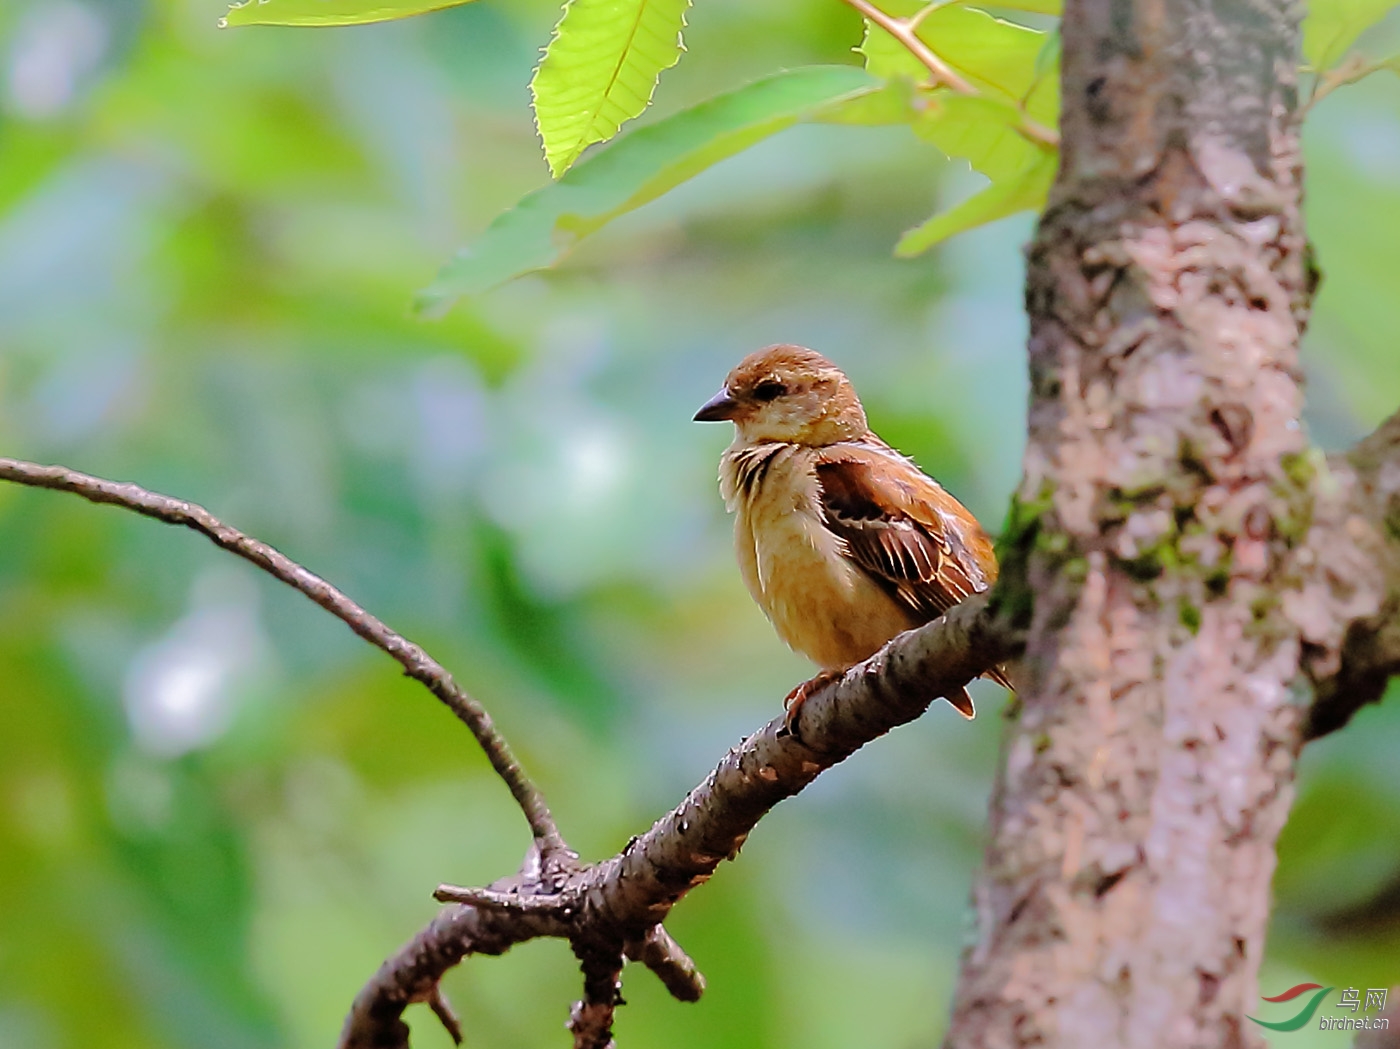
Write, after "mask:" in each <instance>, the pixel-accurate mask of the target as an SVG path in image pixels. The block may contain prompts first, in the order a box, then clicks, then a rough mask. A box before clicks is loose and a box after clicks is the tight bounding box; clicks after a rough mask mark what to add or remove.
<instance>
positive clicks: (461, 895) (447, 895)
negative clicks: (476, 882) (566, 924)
mask: <svg viewBox="0 0 1400 1049" xmlns="http://www.w3.org/2000/svg"><path fill="white" fill-rule="evenodd" d="M433 899H435V900H437V901H438V902H439V903H465V904H466V905H468V906H469V907H481V908H484V909H485V910H490V911H506V912H508V913H511V914H550V915H559V916H560V917H564V918H567V917H568V909H569V905H568V902H567V900H566V899H564V898H562V897H559V896H542V895H538V894H535V893H519V892H498V891H496V890H495V889H475V888H467V887H466V886H462V885H439V886H438V887H437V888H436V889H435V890H433Z"/></svg>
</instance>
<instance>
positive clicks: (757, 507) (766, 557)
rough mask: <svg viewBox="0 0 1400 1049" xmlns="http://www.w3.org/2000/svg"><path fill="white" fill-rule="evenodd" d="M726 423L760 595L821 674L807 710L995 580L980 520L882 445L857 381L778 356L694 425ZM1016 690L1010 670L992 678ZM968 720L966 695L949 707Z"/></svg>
mask: <svg viewBox="0 0 1400 1049" xmlns="http://www.w3.org/2000/svg"><path fill="white" fill-rule="evenodd" d="M725 420H727V421H729V422H732V423H733V424H734V431H735V432H734V442H733V443H732V444H731V445H730V446H729V447H728V448H727V449H726V450H725V452H724V455H723V457H722V458H721V459H720V467H719V485H720V493H721V494H722V495H723V496H724V502H725V505H726V506H727V507H728V509H729V511H730V513H732V514H734V550H735V553H736V554H737V556H738V560H739V571H740V573H741V574H742V575H743V577H744V583H745V584H746V585H747V586H748V590H749V593H750V594H752V595H753V599H754V601H756V602H757V603H758V606H759V607H760V608H761V609H763V612H764V614H765V615H766V616H767V617H768V619H769V621H770V622H771V623H772V624H773V627H774V629H775V630H776V631H777V632H778V636H779V637H780V638H782V640H783V641H784V642H786V643H787V645H788V647H789V648H792V649H794V650H795V651H797V652H800V653H802V654H803V655H804V656H806V657H807V658H808V659H810V660H811V661H812V662H814V663H816V664H817V666H818V667H820V668H821V669H820V672H819V673H818V674H817V675H816V676H815V677H813V678H812V679H811V680H810V681H806V682H803V683H802V684H801V685H798V686H797V688H795V689H793V690H792V692H791V693H789V695H788V697H787V700H786V703H785V707H786V710H787V717H786V721H785V724H786V726H787V729H788V731H790V732H791V731H792V730H793V727H794V724H795V718H796V715H797V712H798V709H799V707H800V706H801V704H802V702H803V701H804V700H805V699H806V698H807V697H808V696H809V695H811V694H813V693H814V692H816V691H817V690H818V689H820V688H821V687H822V686H824V685H826V684H827V683H828V682H830V681H832V680H834V679H836V678H838V677H840V676H841V674H842V673H844V672H845V670H846V669H847V668H849V667H851V666H853V665H855V664H856V663H859V662H861V661H862V660H863V659H866V658H867V657H869V656H871V655H873V654H874V653H875V652H876V651H877V650H878V649H880V648H881V646H883V645H884V644H885V642H886V641H888V640H889V639H890V638H892V637H894V636H895V635H896V634H899V633H901V632H903V631H905V630H909V629H911V628H913V627H916V626H919V625H921V624H923V623H927V622H929V621H930V620H933V619H937V618H938V617H939V616H941V615H942V614H943V613H944V612H946V611H948V609H950V608H952V607H953V606H954V605H956V604H957V603H958V602H960V601H962V600H964V599H965V598H968V597H971V596H972V595H973V594H976V593H980V592H981V591H983V590H986V589H987V588H988V587H989V586H991V584H992V583H993V581H995V579H996V576H997V562H996V555H995V553H994V552H993V550H992V542H991V540H990V539H989V538H988V537H987V533H986V532H985V531H983V529H982V526H981V525H980V524H978V523H977V519H976V518H975V517H973V516H972V514H971V513H970V512H969V511H968V510H967V509H966V508H965V507H964V506H963V505H962V503H960V502H958V501H957V499H955V498H953V496H951V495H949V494H948V492H947V491H945V490H944V488H943V486H942V485H940V484H939V483H938V482H937V481H935V480H934V479H933V478H932V477H929V476H928V475H927V474H925V473H924V472H923V471H921V470H920V469H919V468H918V467H917V466H916V465H915V464H914V462H913V461H912V460H911V459H909V458H908V457H907V456H904V455H901V454H900V453H899V452H897V451H895V450H894V449H893V448H891V447H890V446H889V445H888V444H886V443H885V442H884V441H882V440H880V438H879V437H877V436H876V435H875V434H874V433H873V432H872V431H871V429H870V426H869V424H868V423H867V422H866V417H865V409H864V408H863V407H862V406H861V403H860V398H859V397H858V396H856V391H855V387H853V386H852V385H851V381H850V380H849V379H848V378H846V375H845V374H844V373H843V372H842V371H841V369H839V368H837V367H836V365H834V364H832V363H831V361H829V360H827V359H826V358H825V357H823V356H822V355H821V354H819V353H817V352H815V351H813V350H809V349H805V348H804V347H801V346H790V345H776V346H768V347H766V348H764V349H761V350H758V351H757V352H755V353H752V354H750V355H749V356H747V357H745V358H744V359H743V360H742V361H740V362H739V365H738V366H737V367H736V368H735V369H734V370H733V371H731V372H730V373H729V376H728V377H727V378H726V379H725V381H724V385H723V386H722V387H721V388H720V391H719V393H717V394H715V395H714V396H713V397H711V398H710V399H709V400H708V401H706V402H705V404H704V406H703V407H701V409H700V410H699V411H698V412H696V413H695V421H696V422H720V421H725ZM985 676H987V677H990V678H992V679H993V680H994V681H997V682H998V683H999V684H1002V685H1004V686H1005V687H1007V688H1011V687H1012V686H1011V683H1010V681H1009V680H1008V679H1007V677H1006V675H1005V672H1004V671H1002V670H1001V669H1000V668H994V669H992V670H990V671H988V672H987V674H986V675H985ZM947 699H948V701H949V702H950V703H952V705H953V706H954V707H955V708H956V709H957V710H958V712H959V713H960V714H962V715H963V716H964V717H966V718H972V717H973V716H974V715H975V713H976V711H975V709H974V707H973V705H972V697H971V696H969V695H968V694H967V690H966V689H961V690H959V692H958V693H957V694H956V695H952V696H948V697H947Z"/></svg>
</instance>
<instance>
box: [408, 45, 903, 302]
mask: <svg viewBox="0 0 1400 1049" xmlns="http://www.w3.org/2000/svg"><path fill="white" fill-rule="evenodd" d="M888 90H890V89H888V88H883V87H882V86H881V85H880V84H878V83H877V82H875V81H873V80H872V79H871V78H870V77H869V76H868V75H867V74H865V73H863V72H862V71H861V70H859V69H856V68H854V67H852V66H809V67H806V68H803V69H794V70H791V71H788V72H784V73H778V74H776V75H774V76H771V77H767V78H765V79H763V80H759V81H756V82H755V83H752V84H749V85H747V86H745V87H741V88H739V89H738V90H736V91H731V92H729V93H727V94H724V95H720V96H718V97H716V98H712V99H710V100H708V101H706V102H702V103H700V104H699V105H697V106H694V107H692V108H691V109H687V110H684V111H682V112H680V113H677V114H675V115H674V116H671V117H668V118H667V119H665V120H661V121H658V122H657V123H655V124H652V125H650V126H648V127H644V128H639V129H637V130H635V131H632V132H630V133H628V134H627V135H625V136H623V137H622V138H620V139H618V140H617V142H615V143H613V144H612V145H610V146H609V147H608V148H606V149H603V150H600V151H599V152H598V153H597V155H595V156H592V157H589V158H588V159H587V160H585V161H584V162H583V163H581V164H579V165H578V166H577V167H575V168H574V169H573V170H571V171H570V172H568V174H566V175H565V176H564V177H563V178H561V179H560V180H559V181H558V182H555V183H552V184H550V185H548V186H545V187H544V188H543V189H539V190H536V191H535V192H534V193H531V194H530V195H529V196H527V197H525V198H524V199H522V200H521V201H520V203H519V204H517V205H516V206H515V207H514V208H512V209H511V210H510V211H507V212H505V213H504V214H503V215H501V216H500V217H498V218H497V219H496V221H495V222H493V223H491V226H490V227H489V228H488V229H487V230H486V232H485V233H484V234H482V237H481V239H480V240H479V241H478V242H477V243H476V244H475V245H473V246H472V247H470V248H467V249H465V250H464V251H462V252H461V253H460V254H459V255H458V256H457V257H456V258H455V259H453V260H452V261H451V262H449V263H448V264H447V265H446V266H445V267H443V269H442V272H441V273H439V274H438V277H437V280H436V281H434V282H433V284H432V285H431V286H430V287H429V288H427V289H426V290H425V291H423V292H422V293H421V294H420V295H419V298H418V307H419V309H422V310H430V311H438V310H441V309H445V308H446V307H447V306H449V305H451V303H452V301H453V300H454V299H456V298H458V297H459V296H462V295H471V294H476V293H479V292H482V291H485V290H487V289H488V288H492V287H495V286H496V285H498V284H501V283H503V282H505V281H507V280H510V279H511V278H512V277H517V276H519V275H521V274H523V273H530V272H532V271H534V270H541V269H545V268H547V267H549V266H553V265H554V264H555V263H556V262H558V261H559V260H560V259H561V258H562V257H563V256H564V255H565V254H566V253H567V252H568V251H569V249H570V248H572V247H573V245H574V244H576V243H577V242H578V241H579V240H581V239H583V238H584V237H586V236H588V235H589V234H590V233H592V232H594V231H595V230H597V229H599V228H601V227H602V226H604V225H606V224H607V223H609V222H611V221H612V220H613V219H615V218H617V217H618V216H619V215H623V214H625V213H627V212H629V211H632V210H634V209H635V208H639V207H641V206H642V205H643V204H645V203H647V202H648V201H650V200H654V199H656V198H657V197H659V196H661V194H663V193H665V192H666V191H667V190H669V189H672V188H673V187H675V186H677V185H679V184H680V183H682V182H684V181H686V180H687V179H689V178H692V177H694V176H695V175H698V174H699V173H700V172H702V171H704V170H705V169H706V168H709V167H712V166H713V165H715V164H717V163H719V162H720V161H721V160H724V159H725V158H726V157H730V156H733V155H734V154H735V153H738V152H740V151H741V150H743V149H746V148H748V147H749V146H751V145H753V144H754V143H756V142H759V141H761V140H762V139H765V138H768V137H769V136H770V135H774V134H776V133H777V132H779V131H782V130H783V129H785V128H788V127H791V126H792V125H794V124H796V123H798V122H800V121H835V122H848V121H850V120H851V119H853V118H861V122H867V121H866V120H865V119H864V118H866V117H869V116H870V115H871V113H869V112H867V113H865V114H864V115H863V117H862V113H861V111H860V109H859V108H858V107H859V106H860V104H862V103H863V102H865V101H867V100H873V99H875V98H876V97H877V96H879V95H881V94H882V93H884V92H885V91H888ZM875 112H876V113H877V115H878V113H879V112H884V113H885V115H887V116H888V115H890V113H891V112H892V110H876V111H875ZM894 119H901V118H900V117H898V116H895V117H894Z"/></svg>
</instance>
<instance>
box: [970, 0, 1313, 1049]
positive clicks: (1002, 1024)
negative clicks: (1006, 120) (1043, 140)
mask: <svg viewBox="0 0 1400 1049" xmlns="http://www.w3.org/2000/svg"><path fill="white" fill-rule="evenodd" d="M1299 14H1300V11H1299V9H1298V8H1297V7H1295V6H1294V5H1292V4H1288V3H1285V2H1283V0H1251V2H1249V3H1245V2H1243V0H1068V2H1067V3H1066V9H1065V16H1064V24H1063V29H1062V32H1063V42H1064V71H1063V94H1064V115H1063V122H1062V130H1063V155H1062V161H1061V169H1060V173H1059V177H1058V180H1057V182H1056V185H1055V188H1054V190H1053V191H1052V194H1051V200H1050V205H1049V207H1048V209H1047V211H1046V213H1045V215H1044V217H1043V219H1042V220H1041V224H1040V227H1039V230H1038V232H1037V235H1036V238H1035V242H1034V244H1033V245H1032V247H1031V249H1030V265H1029V274H1028V278H1027V282H1028V283H1027V306H1028V309H1029V312H1030V323H1031V338H1030V372H1031V404H1030V415H1029V429H1030V434H1029V444H1028V446H1027V450H1026V458H1025V472H1024V478H1023V480H1022V484H1021V488H1020V492H1019V496H1018V500H1017V507H1016V510H1015V512H1014V514H1013V527H1012V529H1011V534H1010V535H1009V536H1008V537H1007V540H1006V549H1005V552H1004V558H1005V561H1006V565H1005V568H1004V581H1005V588H1006V589H1005V591H1004V593H1005V595H1006V596H1005V598H1004V599H1003V600H1005V601H1006V602H1007V603H1008V604H1009V605H1010V606H1012V607H1013V608H1015V607H1018V606H1019V607H1020V609H1021V611H1022V613H1023V614H1024V615H1028V616H1029V618H1030V633H1029V637H1028V642H1027V649H1026V657H1025V662H1024V667H1023V673H1022V676H1023V679H1024V687H1023V689H1022V692H1021V695H1020V706H1019V710H1018V713H1017V715H1016V717H1015V718H1014V720H1013V722H1012V724H1011V725H1010V726H1009V727H1008V732H1009V739H1008V741H1007V746H1006V748H1005V765H1004V767H1003V769H1002V770H1001V774H1000V779H999V783H998V789H997V792H996V796H995V798H994V801H993V812H992V826H991V841H990V843H989V846H988V849H987V856H986V862H985V868H984V870H983V871H982V872H981V874H980V876H979V879H978V882H977V885H976V889H975V905H976V909H977V918H978V925H979V928H978V933H979V935H978V945H977V946H976V947H975V948H974V949H972V950H971V951H970V952H969V953H968V955H967V956H966V957H965V959H964V962H963V968H962V974H961V978H960V981H959V986H958V990H957V996H956V1000H955V1003H954V1015H953V1021H952V1026H951V1028H950V1031H949V1034H948V1040H947V1045H948V1046H950V1047H959V1049H963V1047H973V1046H977V1047H996V1049H1002V1047H1007V1049H1009V1047H1014V1046H1031V1045H1036V1046H1063V1047H1065V1049H1100V1047H1117V1046H1125V1047H1126V1046H1144V1047H1146V1046H1151V1047H1153V1049H1167V1047H1176V1046H1182V1047H1185V1046H1197V1047H1206V1046H1209V1047H1212V1049H1215V1047H1221V1046H1242V1045H1245V1044H1257V1043H1258V1039H1257V1038H1256V1037H1255V1036H1253V1035H1252V1034H1250V1033H1249V1027H1250V1025H1249V1024H1248V1023H1247V1021H1246V1019H1245V1015H1246V1013H1247V1012H1250V1011H1253V1008H1254V1005H1255V1003H1257V1001H1258V999H1257V997H1256V995H1257V990H1256V985H1255V983H1256V976H1257V972H1258V966H1259V961H1260V958H1261V955H1262V953H1263V945H1264V932H1265V927H1266V923H1267V920H1268V914H1269V907H1268V903H1269V881H1270V877H1271V875H1272V873H1273V869H1274V863H1275V854H1274V846H1275V839H1276V838H1277V835H1278V832H1279V830H1280V828H1281V827H1282V825H1283V822H1284V819H1285V817H1286V814H1287V811H1288V805H1289V801H1290V798H1291V794H1292V787H1291V784H1292V780H1293V770H1294V763H1295V758H1296V755H1297V752H1298V749H1299V746H1300V739H1301V733H1300V726H1301V722H1302V718H1303V714H1304V711H1303V709H1302V708H1301V706H1300V704H1299V703H1298V702H1297V701H1296V699H1295V692H1296V684H1295V683H1296V682H1297V681H1298V680H1299V679H1300V665H1301V664H1300V660H1301V656H1302V651H1303V645H1302V640H1303V638H1302V633H1301V630H1300V627H1299V626H1298V625H1296V624H1295V623H1294V622H1293V619H1292V618H1290V616H1289V614H1287V613H1286V612H1285V604H1286V602H1285V601H1284V600H1282V599H1281V597H1280V595H1281V594H1283V593H1285V592H1287V591H1288V590H1289V589H1290V588H1291V587H1294V585H1295V583H1294V572H1295V561H1296V550H1297V548H1298V546H1299V544H1300V541H1301V537H1302V536H1303V534H1304V533H1305V532H1306V530H1307V526H1308V520H1309V514H1310V512H1311V503H1310V500H1311V491H1312V485H1311V483H1310V477H1309V470H1310V469H1311V468H1312V466H1313V464H1314V463H1315V459H1314V457H1313V456H1312V454H1311V453H1309V451H1308V448H1307V444H1306V440H1305V436H1304V433H1303V431H1302V429H1301V427H1300V425H1299V413H1300V410H1301V406H1302V393H1301V388H1300V382H1299V380H1300V376H1299V367H1298V340H1299V336H1300V333H1301V330H1302V327H1303V325H1304V323H1305V320H1306V317H1307V311H1308V307H1309V302H1310V298H1311V291H1312V284H1313V279H1312V275H1311V270H1310V266H1309V263H1308V256H1307V247H1306V241H1305V239H1304V233H1303V221H1302V214H1301V211H1300V189H1301V185H1300V179H1301V160H1300V154H1299V142H1298V129H1297V126H1296V123H1295V109H1296V86H1295V80H1296V69H1297V64H1298V57H1297V52H1298V16H1299Z"/></svg>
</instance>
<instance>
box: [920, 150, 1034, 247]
mask: <svg viewBox="0 0 1400 1049" xmlns="http://www.w3.org/2000/svg"><path fill="white" fill-rule="evenodd" d="M1057 160H1058V154H1057V153H1054V152H1051V151H1048V150H1047V151H1045V152H1044V153H1043V155H1042V156H1040V157H1039V158H1037V159H1036V161H1035V162H1034V163H1032V164H1031V165H1030V166H1029V167H1028V168H1026V169H1025V170H1024V171H1022V172H1020V173H1019V174H1017V175H1014V176H1012V177H1010V178H1006V179H1002V180H1001V181H999V182H993V183H992V184H991V185H990V186H988V187H987V188H986V189H984V190H982V191H981V192H980V193H976V194H973V195H972V196H971V197H969V198H968V199H967V200H965V201H963V202H962V203H961V204H958V205H957V206H956V207H952V208H949V209H948V210H947V211H944V212H942V213H940V214H938V215H935V216H933V218H931V219H929V220H928V221H927V222H925V223H924V224H923V225H922V226H918V227H916V228H914V229H911V230H910V231H909V232H908V233H906V234H904V236H902V237H900V238H899V243H898V244H896V245H895V249H894V253H895V254H896V255H898V256H900V257H901V258H909V257H910V256H913V255H920V254H922V253H923V252H925V251H928V249H929V248H931V247H933V246H934V245H935V244H937V243H939V242H940V241H944V240H947V239H948V238H949V237H951V236H952V235H953V234H954V233H961V232H963V231H964V230H969V229H973V228H975V227H977V226H985V225H986V224H987V223H989V222H995V221H996V220H997V219H1002V218H1006V216H1008V215H1014V214H1016V212H1018V211H1026V210H1028V209H1031V208H1040V207H1041V206H1043V205H1044V203H1045V197H1046V194H1047V193H1048V192H1049V190H1050V183H1051V182H1052V181H1053V180H1054V178H1055V166H1056V163H1057Z"/></svg>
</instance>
